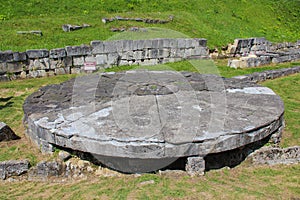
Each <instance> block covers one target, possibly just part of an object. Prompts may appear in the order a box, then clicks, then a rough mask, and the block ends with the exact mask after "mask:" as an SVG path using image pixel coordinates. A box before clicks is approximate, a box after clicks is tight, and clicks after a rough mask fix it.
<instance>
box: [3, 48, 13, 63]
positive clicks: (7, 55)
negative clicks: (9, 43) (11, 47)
mask: <svg viewBox="0 0 300 200" xmlns="http://www.w3.org/2000/svg"><path fill="white" fill-rule="evenodd" d="M12 61H14V56H13V52H12V51H0V63H1V62H12Z"/></svg>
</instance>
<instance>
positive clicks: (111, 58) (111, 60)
mask: <svg viewBox="0 0 300 200" xmlns="http://www.w3.org/2000/svg"><path fill="white" fill-rule="evenodd" d="M119 60H120V56H119V54H117V53H110V54H108V55H107V64H109V65H118V62H119Z"/></svg>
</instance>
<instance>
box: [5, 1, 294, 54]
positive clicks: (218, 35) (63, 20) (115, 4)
mask: <svg viewBox="0 0 300 200" xmlns="http://www.w3.org/2000/svg"><path fill="white" fill-rule="evenodd" d="M118 15H119V16H124V17H141V18H155V19H158V18H159V19H168V17H169V15H174V21H172V22H171V23H168V24H158V25H149V24H144V23H137V22H124V21H123V22H121V21H116V22H112V23H108V24H103V23H102V22H101V18H103V17H114V16H118ZM299 17H300V1H299V0H276V1H273V0H256V1H248V0H218V1H216V0H213V1H211V0H201V1H199V0H192V1H187V0H185V1H176V0H169V1H161V0H147V1H146V0H112V1H104V0H90V1H81V0H65V1H57V0H49V1H45V0H27V1H26V2H24V1H5V0H1V3H0V27H1V28H0V38H1V40H0V50H8V49H11V50H18V51H24V50H26V49H35V48H48V49H50V48H58V47H64V46H67V45H80V44H83V43H85V44H87V43H89V42H90V41H92V40H106V39H109V38H110V37H112V36H113V35H114V36H115V35H116V33H112V32H110V28H112V27H132V26H138V27H160V28H163V29H170V30H174V31H178V32H180V33H182V34H183V35H186V36H189V37H199V38H206V39H208V45H209V46H210V47H215V46H218V47H221V46H224V45H226V44H228V43H231V42H233V40H234V39H235V38H247V37H266V38H267V39H269V40H271V41H274V42H282V41H296V40H297V39H299V29H300V23H299V22H298V19H299ZM67 23H68V24H78V25H81V24H83V23H87V24H90V25H91V26H92V27H91V28H87V29H82V30H79V31H74V32H69V33H65V32H63V31H62V29H61V26H62V25H63V24H67ZM22 30H23V31H24V30H25V31H26V30H42V31H43V37H39V36H34V35H17V34H16V32H17V31H22ZM169 36H170V35H169V34H166V33H165V32H164V31H162V32H161V33H160V34H158V35H153V36H152V37H169ZM115 38H118V37H117V36H115Z"/></svg>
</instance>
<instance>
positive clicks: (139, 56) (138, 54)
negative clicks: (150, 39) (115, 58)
mask: <svg viewBox="0 0 300 200" xmlns="http://www.w3.org/2000/svg"><path fill="white" fill-rule="evenodd" d="M144 58H145V54H143V51H135V52H133V59H134V60H141V59H144Z"/></svg>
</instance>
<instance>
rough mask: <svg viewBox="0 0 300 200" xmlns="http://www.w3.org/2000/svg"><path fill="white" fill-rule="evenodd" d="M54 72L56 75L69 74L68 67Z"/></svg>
mask: <svg viewBox="0 0 300 200" xmlns="http://www.w3.org/2000/svg"><path fill="white" fill-rule="evenodd" d="M54 72H55V74H56V75H63V74H70V67H63V68H56V69H55V70H54Z"/></svg>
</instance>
